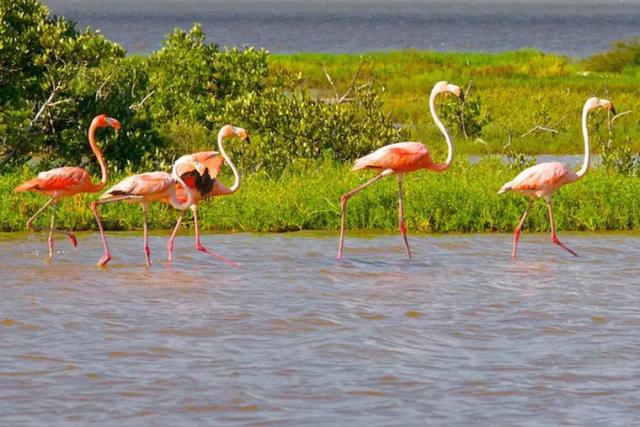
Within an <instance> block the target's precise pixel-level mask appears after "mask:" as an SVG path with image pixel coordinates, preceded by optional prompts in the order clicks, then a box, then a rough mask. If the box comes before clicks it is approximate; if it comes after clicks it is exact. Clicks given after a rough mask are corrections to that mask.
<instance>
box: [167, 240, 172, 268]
mask: <svg viewBox="0 0 640 427" xmlns="http://www.w3.org/2000/svg"><path fill="white" fill-rule="evenodd" d="M167 262H168V263H171V262H173V242H172V241H168V242H167Z"/></svg>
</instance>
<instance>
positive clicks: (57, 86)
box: [29, 82, 62, 130]
mask: <svg viewBox="0 0 640 427" xmlns="http://www.w3.org/2000/svg"><path fill="white" fill-rule="evenodd" d="M61 86H62V82H58V83H54V86H53V90H52V91H51V95H49V98H47V100H46V101H45V102H44V104H42V107H40V110H38V112H37V113H36V116H35V117H34V118H33V120H31V122H30V123H29V130H31V129H33V125H35V124H36V122H37V121H38V119H40V116H42V114H43V113H44V112H45V110H46V109H47V107H49V106H50V105H51V103H52V102H53V98H55V97H56V95H57V94H58V91H59V90H60V87H61Z"/></svg>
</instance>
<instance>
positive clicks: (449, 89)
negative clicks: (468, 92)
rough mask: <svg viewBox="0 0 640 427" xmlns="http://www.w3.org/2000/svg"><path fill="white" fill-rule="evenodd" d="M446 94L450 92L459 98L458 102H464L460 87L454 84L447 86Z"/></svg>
mask: <svg viewBox="0 0 640 427" xmlns="http://www.w3.org/2000/svg"><path fill="white" fill-rule="evenodd" d="M447 92H450V93H452V94H454V95H455V96H457V97H458V98H460V101H462V102H464V92H463V91H462V89H460V86H458V85H454V84H448V85H447Z"/></svg>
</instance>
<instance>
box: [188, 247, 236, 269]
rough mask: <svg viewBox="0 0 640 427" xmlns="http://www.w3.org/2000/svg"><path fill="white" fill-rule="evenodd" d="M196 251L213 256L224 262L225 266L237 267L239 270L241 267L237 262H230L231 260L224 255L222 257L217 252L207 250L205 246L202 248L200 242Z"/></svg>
mask: <svg viewBox="0 0 640 427" xmlns="http://www.w3.org/2000/svg"><path fill="white" fill-rule="evenodd" d="M196 250H197V251H199V252H203V253H205V254H207V255H211V256H212V257H214V258H217V259H219V260H220V261H222V262H224V263H225V264H227V265H229V266H231V267H235V268H239V267H240V265H239V264H238V263H237V262H235V261H233V260H230V259H229V258H227V257H225V256H223V255H220V254H219V253H217V252H214V251H212V250H210V249H207V248H205V247H204V246H202V243H200V242H198V243H196Z"/></svg>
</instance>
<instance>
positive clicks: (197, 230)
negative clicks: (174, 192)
mask: <svg viewBox="0 0 640 427" xmlns="http://www.w3.org/2000/svg"><path fill="white" fill-rule="evenodd" d="M191 211H192V212H193V227H194V228H195V233H196V250H198V251H199V252H203V253H205V254H207V255H211V256H212V257H214V258H218V259H219V260H220V261H222V262H224V263H225V264H227V265H230V266H232V267H238V263H237V262H235V261H233V260H230V259H229V258H227V257H225V256H222V255H220V254H219V253H217V252H214V251H212V250H210V249H207V248H205V247H204V246H203V245H202V242H200V227H199V226H198V205H195V204H193V205H191Z"/></svg>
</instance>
